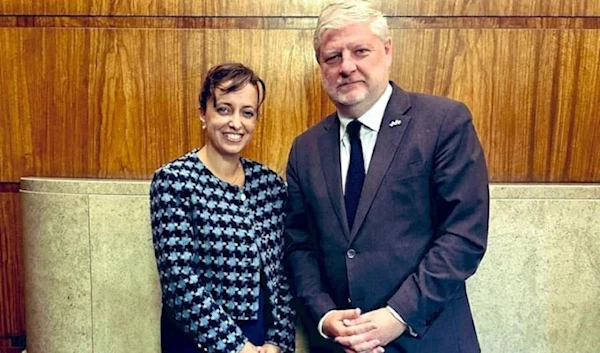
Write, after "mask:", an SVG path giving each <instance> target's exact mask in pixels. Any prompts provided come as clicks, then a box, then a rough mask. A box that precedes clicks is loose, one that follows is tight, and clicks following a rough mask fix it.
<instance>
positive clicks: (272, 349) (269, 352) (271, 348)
mask: <svg viewBox="0 0 600 353" xmlns="http://www.w3.org/2000/svg"><path fill="white" fill-rule="evenodd" d="M259 350H260V353H280V352H281V348H279V347H277V346H276V345H273V344H270V343H265V344H263V345H262V346H260V349H259Z"/></svg>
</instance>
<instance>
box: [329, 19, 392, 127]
mask: <svg viewBox="0 0 600 353" xmlns="http://www.w3.org/2000/svg"><path fill="white" fill-rule="evenodd" d="M318 58H319V66H320V67H321V79H322V83H323V88H325V91H326V92H327V94H328V95H329V98H331V100H332V101H333V103H334V104H335V106H336V107H337V108H338V109H339V110H340V112H341V113H342V114H344V115H347V116H348V117H353V118H356V117H358V116H360V115H362V114H364V113H365V112H366V111H367V110H369V108H371V106H373V104H375V102H376V101H377V99H379V97H380V96H381V95H382V94H383V91H385V88H386V86H387V84H388V81H389V67H390V65H391V63H392V43H391V40H387V42H385V43H384V42H383V41H382V40H381V39H380V38H379V37H378V36H377V35H375V34H374V33H373V32H372V31H371V28H370V27H369V24H368V23H367V22H358V23H353V24H348V25H347V26H345V27H342V28H340V29H328V30H326V31H325V32H324V34H323V40H322V42H321V47H320V48H319V53H318Z"/></svg>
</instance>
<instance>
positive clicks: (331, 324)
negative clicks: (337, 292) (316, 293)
mask: <svg viewBox="0 0 600 353" xmlns="http://www.w3.org/2000/svg"><path fill="white" fill-rule="evenodd" d="M359 318H360V309H359V308H356V309H347V310H333V311H330V312H329V313H328V314H327V316H325V321H323V333H324V334H325V335H327V336H328V337H331V338H336V337H340V336H352V335H357V334H361V333H363V332H367V331H369V330H372V329H373V328H375V326H374V325H373V324H372V323H370V322H367V323H364V324H360V323H357V324H355V325H353V326H352V327H348V326H347V325H345V324H344V321H346V320H348V321H349V322H354V321H352V320H358V319H359Z"/></svg>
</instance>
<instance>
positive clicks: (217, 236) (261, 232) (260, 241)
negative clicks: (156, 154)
mask: <svg viewBox="0 0 600 353" xmlns="http://www.w3.org/2000/svg"><path fill="white" fill-rule="evenodd" d="M241 161H242V165H243V167H244V173H245V178H246V181H245V184H244V186H243V188H239V187H237V186H234V185H231V184H228V183H226V182H223V181H222V180H220V179H218V178H217V177H215V176H214V175H213V174H212V173H211V172H210V171H209V170H208V169H207V168H206V167H205V166H204V164H203V163H202V162H201V161H200V159H199V158H198V156H197V150H195V151H192V152H190V153H188V154H186V155H184V156H182V157H180V158H178V159H176V160H174V161H172V162H170V163H168V164H166V165H164V166H163V167H161V168H160V169H158V170H157V171H156V173H155V174H154V178H153V180H152V184H151V187H150V201H151V218H152V235H153V242H154V251H155V255H156V261H157V265H158V271H159V277H160V282H161V288H162V297H163V305H165V306H166V307H167V308H168V311H169V312H171V313H174V316H175V317H173V318H172V319H174V320H175V321H176V322H178V323H179V324H180V325H181V326H182V327H183V328H184V330H185V332H186V333H187V334H188V335H190V336H191V337H192V338H193V339H194V340H195V342H196V343H197V344H198V347H200V348H201V349H202V350H204V351H207V352H238V351H239V350H240V349H241V348H242V346H243V345H244V343H245V341H246V339H245V337H244V336H243V334H242V331H241V330H240V328H239V327H238V326H237V325H236V324H235V322H234V320H243V319H256V318H257V311H258V308H259V302H258V298H259V290H260V288H261V285H260V282H261V278H260V277H261V275H262V276H264V282H265V283H266V289H267V291H266V293H265V295H264V297H265V298H267V300H266V302H267V303H268V305H266V307H268V308H269V309H270V316H271V318H272V320H269V322H271V324H270V326H269V327H267V332H266V341H267V342H270V343H273V344H275V345H277V346H278V347H280V348H281V351H282V353H283V352H293V351H294V335H295V328H294V327H295V313H294V311H293V309H292V307H291V303H290V302H291V300H292V296H291V293H290V287H289V283H288V279H287V276H286V275H285V273H284V270H283V265H282V257H283V218H284V202H285V199H286V189H285V184H284V182H283V180H282V179H281V178H280V177H279V176H278V175H277V174H276V173H275V172H273V171H272V170H270V169H268V168H267V167H265V166H263V165H261V164H259V163H256V162H253V161H250V160H247V159H243V158H242V160H241Z"/></svg>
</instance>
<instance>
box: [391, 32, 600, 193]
mask: <svg viewBox="0 0 600 353" xmlns="http://www.w3.org/2000/svg"><path fill="white" fill-rule="evenodd" d="M393 38H394V40H395V47H394V63H393V66H392V78H393V79H394V80H395V81H396V82H398V83H399V84H400V85H403V86H404V87H406V88H408V89H410V90H414V91H422V92H430V93H434V94H438V95H444V96H449V97H452V98H455V99H457V100H460V101H463V102H465V103H467V105H468V106H469V107H470V108H471V110H472V112H473V116H474V122H475V125H476V128H477V130H478V132H479V136H480V138H481V140H482V143H483V146H484V149H485V151H486V156H487V159H488V165H489V169H490V175H491V178H492V180H493V181H497V182H502V181H505V182H506V181H508V182H510V181H522V182H526V181H533V182H592V181H598V180H600V174H599V173H598V170H597V169H596V168H597V167H593V166H594V165H598V163H592V161H590V159H591V158H595V160H596V161H598V157H590V154H591V155H592V156H600V145H598V144H590V143H589V142H590V141H591V140H592V139H593V138H594V136H598V131H599V130H600V119H597V113H596V114H594V113H593V112H597V111H598V110H599V109H600V94H599V92H598V90H599V89H600V85H599V84H598V82H597V81H598V78H597V77H598V75H597V74H596V73H597V72H598V65H599V64H598V61H597V59H596V56H594V55H592V54H591V53H593V52H595V53H597V52H598V51H600V47H599V46H598V38H599V36H598V32H597V31H538V30H480V29H468V30H458V29H441V30H396V31H393ZM540 48H543V50H540ZM578 61H579V62H578ZM583 68H586V69H585V71H584V70H583ZM594 74H596V75H595V76H594ZM582 141H587V142H585V145H586V146H588V144H589V146H588V147H587V150H586V151H585V152H580V151H581V149H580V148H579V147H578V146H580V145H581V143H582ZM565 171H568V174H565Z"/></svg>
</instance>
